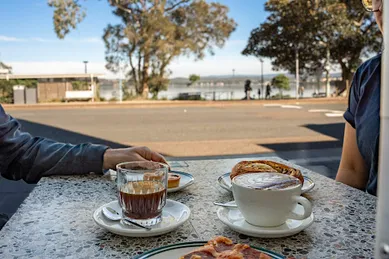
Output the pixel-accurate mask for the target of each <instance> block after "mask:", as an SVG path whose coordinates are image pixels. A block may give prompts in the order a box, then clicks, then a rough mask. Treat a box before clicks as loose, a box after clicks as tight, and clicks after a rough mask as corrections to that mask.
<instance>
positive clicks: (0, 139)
mask: <svg viewBox="0 0 389 259" xmlns="http://www.w3.org/2000/svg"><path fill="white" fill-rule="evenodd" d="M107 148H108V147H106V146H101V145H93V144H80V145H71V144H64V143H58V142H56V141H53V140H49V139H45V138H41V137H32V136H31V135H30V134H28V133H24V132H21V131H20V124H19V122H18V121H17V120H15V119H14V118H12V117H11V116H9V115H7V114H6V113H5V112H4V110H3V108H2V107H1V105H0V173H1V175H2V176H3V177H5V178H7V179H10V180H20V179H23V180H25V181H26V182H28V183H36V182H37V181H39V179H40V178H41V177H42V176H49V175H73V174H87V173H90V172H102V170H103V156H104V153H105V151H106V150H107Z"/></svg>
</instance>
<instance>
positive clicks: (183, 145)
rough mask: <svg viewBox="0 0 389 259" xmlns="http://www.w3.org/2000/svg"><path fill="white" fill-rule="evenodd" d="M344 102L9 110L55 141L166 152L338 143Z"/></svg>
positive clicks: (263, 149)
mask: <svg viewBox="0 0 389 259" xmlns="http://www.w3.org/2000/svg"><path fill="white" fill-rule="evenodd" d="M345 109H346V103H345V102H341V103H331V104H301V105H297V106H296V105H291V106H290V105H286V106H283V107H281V106H280V105H278V104H267V105H250V104H248V105H245V106H228V105H226V106H225V107H189V106H188V107H185V106H182V107H154V108H133V107H132V108H128V107H127V108H124V107H123V108H109V109H107V108H79V109H68V108H64V109H55V110H50V109H33V108H29V109H25V110H10V111H8V112H9V113H10V114H11V115H12V116H14V117H15V118H17V119H19V120H20V122H21V123H22V127H23V130H25V131H28V132H30V133H31V134H33V135H35V136H44V137H49V138H52V139H55V140H58V141H65V142H72V143H82V142H94V143H102V144H107V145H110V146H112V147H121V146H135V145H145V146H149V147H150V148H152V149H154V150H156V151H158V152H161V153H163V154H165V155H167V156H174V157H190V156H218V155H243V154H258V153H268V152H274V151H291V150H302V149H308V150H309V149H325V148H339V147H340V146H341V145H342V137H343V127H344V120H343V118H342V112H343V111H344V110H345Z"/></svg>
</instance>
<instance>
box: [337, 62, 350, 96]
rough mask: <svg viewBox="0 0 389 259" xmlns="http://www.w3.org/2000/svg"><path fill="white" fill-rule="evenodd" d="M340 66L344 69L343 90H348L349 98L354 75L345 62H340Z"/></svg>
mask: <svg viewBox="0 0 389 259" xmlns="http://www.w3.org/2000/svg"><path fill="white" fill-rule="evenodd" d="M339 63H340V66H341V68H342V85H343V89H346V93H347V97H348V95H349V93H350V87H351V85H350V82H351V81H352V79H353V73H352V71H351V69H350V68H348V67H347V65H346V64H345V63H344V62H342V61H341V62H339Z"/></svg>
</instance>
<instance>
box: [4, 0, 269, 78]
mask: <svg viewBox="0 0 389 259" xmlns="http://www.w3.org/2000/svg"><path fill="white" fill-rule="evenodd" d="M81 2H83V3H84V5H85V7H86V13H87V16H86V18H85V19H84V21H83V22H82V23H81V24H79V25H78V27H77V29H75V30H73V31H72V32H71V33H70V34H68V35H67V36H66V38H65V39H64V40H60V39H58V38H57V37H56V35H55V32H54V27H53V21H52V15H53V9H52V8H50V7H49V6H48V5H47V0H12V1H11V0H2V1H0V17H1V18H0V61H2V62H4V63H6V64H8V65H11V66H12V67H13V73H14V74H49V73H60V74H62V73H83V72H84V63H83V61H84V60H87V61H88V62H89V63H88V72H90V73H103V74H105V75H106V77H107V78H117V77H118V76H119V75H115V74H113V73H111V72H109V71H107V70H106V69H105V56H104V52H105V46H104V43H103V40H102V35H103V31H104V28H105V27H106V26H107V25H108V24H117V23H119V19H118V18H117V17H115V16H114V15H113V14H112V10H113V9H112V8H111V7H110V6H109V5H108V3H107V1H106V0H100V1H97V0H87V1H81ZM217 2H220V3H222V4H224V5H227V6H228V7H229V9H230V12H229V15H230V17H232V18H233V19H234V20H235V21H236V22H237V24H238V27H237V29H236V30H235V31H234V32H233V33H232V34H231V36H230V38H229V39H228V41H227V42H226V44H225V46H224V47H223V48H222V49H216V51H215V55H213V56H211V55H207V56H206V57H205V58H204V59H203V60H200V61H195V60H194V59H191V58H187V57H180V58H177V59H175V60H173V62H172V64H171V65H170V67H169V68H170V70H171V71H172V75H171V77H188V76H189V74H193V73H195V74H199V75H200V76H209V75H231V74H232V71H233V69H234V70H235V75H248V74H250V75H259V74H260V72H261V65H260V62H259V60H258V59H257V58H255V57H245V56H242V55H241V51H242V50H243V49H244V47H245V45H246V43H247V40H248V38H249V36H250V32H251V30H252V29H254V28H256V27H258V26H259V25H260V23H262V22H264V21H265V19H266V17H267V14H266V12H265V11H264V3H265V2H266V0H244V1H243V0H219V1H217ZM270 73H274V71H273V70H272V67H271V64H270V60H267V59H265V62H264V74H270Z"/></svg>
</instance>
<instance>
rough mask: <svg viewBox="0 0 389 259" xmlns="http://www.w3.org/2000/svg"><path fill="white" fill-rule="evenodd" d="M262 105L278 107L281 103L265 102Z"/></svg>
mask: <svg viewBox="0 0 389 259" xmlns="http://www.w3.org/2000/svg"><path fill="white" fill-rule="evenodd" d="M263 106H264V107H280V106H281V104H276V103H267V104H264V105H263Z"/></svg>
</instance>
